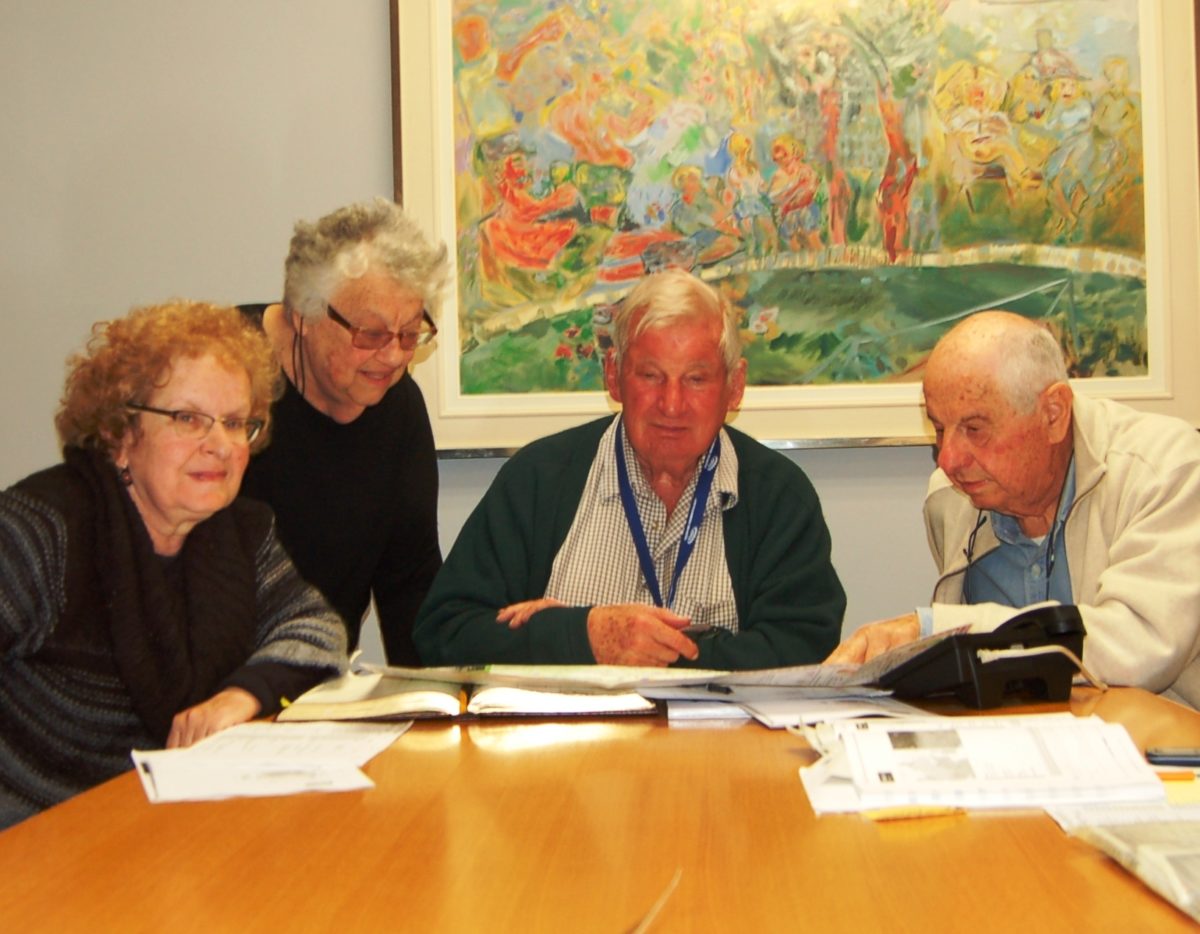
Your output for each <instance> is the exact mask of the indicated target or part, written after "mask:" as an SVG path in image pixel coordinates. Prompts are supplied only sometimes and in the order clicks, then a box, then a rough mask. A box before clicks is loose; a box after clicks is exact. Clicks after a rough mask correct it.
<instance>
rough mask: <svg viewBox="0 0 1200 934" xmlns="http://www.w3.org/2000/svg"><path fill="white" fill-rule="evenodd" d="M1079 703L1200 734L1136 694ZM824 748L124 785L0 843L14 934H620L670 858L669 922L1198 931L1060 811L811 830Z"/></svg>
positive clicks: (508, 738)
mask: <svg viewBox="0 0 1200 934" xmlns="http://www.w3.org/2000/svg"><path fill="white" fill-rule="evenodd" d="M1070 706H1071V709H1072V710H1073V711H1074V712H1076V713H1077V714H1081V715H1083V714H1088V713H1096V714H1099V715H1100V716H1102V717H1104V718H1105V719H1109V720H1115V721H1119V722H1121V723H1124V724H1125V725H1126V726H1127V727H1128V728H1129V731H1130V733H1131V734H1132V736H1133V738H1134V740H1135V742H1137V743H1138V744H1139V746H1142V747H1144V746H1146V745H1154V744H1175V745H1200V714H1197V713H1195V712H1192V711H1189V710H1187V709H1186V708H1183V707H1180V706H1178V705H1176V704H1172V703H1171V702H1169V701H1165V700H1163V699H1161V698H1158V697H1156V696H1154V695H1151V694H1147V693H1145V692H1143V691H1138V690H1135V689H1114V690H1112V691H1110V692H1109V693H1107V694H1103V695H1101V694H1098V693H1096V692H1095V691H1093V690H1090V689H1077V690H1076V691H1075V693H1074V695H1073V697H1072V700H1071V705H1070ZM1022 709H1025V710H1052V709H1062V707H1061V706H1059V707H1053V706H1049V707H1037V708H1022ZM812 757H813V753H811V752H810V751H808V750H807V748H806V747H805V745H804V743H803V741H802V740H799V739H797V738H795V737H793V736H790V735H788V734H787V733H786V732H781V731H771V730H767V729H766V728H765V727H762V726H759V725H757V724H751V723H746V724H734V725H724V726H721V725H715V726H714V725H695V724H690V725H682V726H680V725H673V726H669V725H668V724H667V722H666V720H665V719H664V718H659V717H653V718H644V717H643V718H629V719H610V720H585V721H578V722H566V723H564V722H558V723H554V722H544V721H538V722H530V721H519V722H514V721H512V720H507V721H488V722H469V723H462V724H452V723H446V722H435V721H426V722H423V723H418V724H417V725H416V726H415V727H413V729H411V730H410V731H409V732H408V733H406V734H405V735H404V736H403V737H401V739H400V740H399V741H398V742H397V743H396V744H395V745H393V746H392V747H391V748H390V749H389V750H387V751H386V752H385V753H383V754H382V755H380V756H379V757H377V758H376V759H374V760H373V761H372V762H371V763H370V764H369V765H368V766H367V768H366V771H367V772H368V774H370V776H371V777H372V778H373V779H374V780H375V782H376V783H377V787H376V788H374V789H373V790H370V791H365V792H352V793H344V794H329V795H319V794H314V795H305V796H299V797H290V798H271V799H241V800H232V801H222V802H208V803H188V804H160V805H150V804H148V803H147V801H146V799H145V797H144V795H143V793H142V790H141V786H140V785H139V784H138V782H137V779H136V778H135V777H134V775H133V774H132V773H127V774H125V775H123V776H121V777H119V778H117V779H114V780H113V781H110V782H108V783H107V784H104V785H101V786H100V787H98V788H96V789H93V790H92V791H90V792H88V793H87V794H84V795H81V796H79V797H77V798H75V799H73V800H71V801H67V802H65V803H64V804H62V805H60V806H58V807H56V808H53V809H51V810H49V811H47V812H45V813H43V814H40V815H38V816H36V817H34V818H32V819H30V820H27V821H25V822H24V823H22V824H19V825H17V826H16V827H14V828H11V829H10V830H8V831H5V832H4V833H0V892H2V895H0V931H11V932H17V931H43V930H44V931H89V932H92V931H109V930H112V931H123V932H124V931H156V932H161V931H171V932H180V931H204V932H222V931H287V932H289V934H291V932H297V931H334V930H337V931H452V932H455V931H483V930H488V931H571V932H583V931H613V932H620V931H629V930H633V929H634V928H635V927H636V925H637V924H638V922H639V921H640V920H641V919H642V918H644V917H645V916H646V914H647V912H648V911H649V910H650V908H651V906H652V905H653V904H654V903H655V902H656V900H657V899H658V898H659V896H660V895H661V894H662V893H663V892H664V890H666V889H667V888H668V887H669V884H670V883H671V881H672V879H673V878H674V877H675V875H676V872H677V870H678V871H679V878H678V883H677V886H676V888H675V890H674V892H673V894H672V895H671V896H670V897H669V899H668V900H667V901H666V902H665V904H664V906H663V907H662V910H661V912H660V913H659V914H658V916H657V918H656V920H655V921H654V923H653V924H652V925H651V928H650V929H651V930H653V931H656V932H657V931H718V930H731V931H788V930H798V929H801V928H804V929H808V930H816V931H854V932H859V931H889V932H890V931H920V932H922V934H927V932H934V931H998V930H1016V931H1020V932H1022V934H1030V932H1036V931H1055V932H1058V934H1061V932H1064V931H1155V932H1166V931H1176V930H1179V931H1183V930H1195V927H1194V926H1193V925H1192V924H1191V922H1190V921H1189V920H1188V919H1187V918H1186V916H1184V915H1183V914H1182V913H1180V912H1178V911H1176V910H1175V909H1174V908H1172V907H1171V906H1170V905H1168V904H1167V903H1166V902H1164V901H1161V900H1160V899H1158V898H1157V897H1156V896H1154V895H1153V894H1152V893H1151V892H1149V890H1147V889H1145V888H1144V887H1143V886H1142V884H1141V883H1140V882H1138V881H1137V879H1135V878H1134V877H1133V876H1131V875H1129V874H1127V873H1126V872H1124V871H1123V870H1122V869H1120V868H1119V867H1118V866H1117V865H1116V864H1114V863H1112V862H1110V861H1109V860H1108V859H1106V858H1105V857H1104V856H1102V855H1101V854H1100V853H1099V852H1097V851H1095V850H1093V849H1091V848H1090V847H1088V846H1086V845H1084V844H1082V843H1080V842H1078V841H1076V840H1073V839H1071V838H1069V837H1067V836H1066V835H1065V834H1064V833H1063V832H1062V831H1061V830H1059V828H1058V827H1057V825H1055V824H1054V823H1053V822H1052V821H1051V820H1050V819H1049V818H1048V817H1046V816H1044V815H1042V814H1041V813H1037V812H1032V811H1026V812H1020V813H1012V812H1010V813H1008V814H1005V815H1003V816H1000V815H995V814H987V815H985V814H979V813H976V814H973V815H958V816H948V817H936V818H926V819H921V820H910V821H894V822H890V823H872V822H870V821H868V820H866V819H864V818H862V817H860V816H858V815H836V816H826V817H821V818H817V817H816V816H814V814H813V812H812V809H811V808H810V807H809V804H808V801H807V799H806V797H805V794H804V790H803V787H802V786H801V783H800V780H799V778H798V777H797V769H798V768H799V767H800V766H801V765H804V764H806V763H808V762H809V761H810V760H811V758H812Z"/></svg>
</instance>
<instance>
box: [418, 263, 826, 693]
mask: <svg viewBox="0 0 1200 934" xmlns="http://www.w3.org/2000/svg"><path fill="white" fill-rule="evenodd" d="M612 331H613V345H614V346H613V348H612V350H611V351H610V352H609V354H608V356H607V357H606V359H605V362H604V373H605V382H606V385H607V388H608V391H609V393H610V395H611V396H612V397H613V399H614V400H615V401H616V402H618V403H619V404H621V406H622V412H621V414H620V415H619V416H616V417H613V416H609V417H606V418H603V419H600V420H598V421H595V422H591V423H589V424H585V425H581V426H579V427H578V428H572V429H569V430H567V431H564V432H560V433H559V434H556V435H551V436H550V437H547V438H543V439H541V440H539V441H535V442H533V443H532V444H530V445H528V446H527V447H525V448H523V449H522V450H521V451H520V452H518V453H517V454H516V455H515V456H514V457H513V458H512V459H511V460H509V462H508V463H507V464H505V465H504V467H503V468H502V469H501V470H500V473H499V474H498V475H497V476H496V480H495V482H494V483H493V484H492V486H491V489H489V490H488V492H487V493H486V495H485V496H484V498H483V500H482V501H481V502H480V503H479V505H478V506H477V507H476V509H475V511H474V512H473V513H472V514H471V516H470V518H469V519H468V520H467V522H466V524H465V525H464V526H463V529H462V532H461V534H460V535H459V538H458V541H457V542H456V543H455V545H454V548H453V549H452V550H451V552H450V555H449V556H448V557H447V559H446V563H445V565H444V566H443V568H442V570H441V572H440V573H439V575H438V577H437V578H436V580H435V581H434V584H433V587H432V589H431V590H430V592H429V595H428V596H427V598H426V600H425V603H424V605H423V606H422V607H421V610H420V612H419V613H418V616H417V623H416V628H415V630H414V638H415V641H416V643H417V649H418V651H419V652H420V654H421V657H422V660H423V661H424V662H425V663H426V664H430V665H472V664H487V663H504V662H507V663H525V664H529V663H533V664H588V663H600V664H610V665H645V666H665V665H674V664H678V665H687V666H698V667H702V668H718V669H745V668H769V667H776V666H782V665H798V664H805V663H816V662H819V661H820V660H821V659H823V658H824V657H825V656H826V655H828V654H829V652H830V650H831V649H832V648H833V647H834V645H836V644H837V641H838V636H839V633H840V630H841V622H842V614H843V612H844V611H845V607H846V597H845V593H844V591H843V590H842V586H841V583H840V582H839V581H838V577H837V574H836V572H835V571H834V569H833V565H832V564H831V563H830V539H829V530H828V528H827V527H826V525H825V519H824V517H823V516H822V514H821V506H820V503H819V501H818V499H817V495H816V492H815V491H814V490H813V488H812V484H811V483H810V482H809V480H808V478H807V477H806V476H805V475H804V473H803V471H801V470H800V468H799V467H797V466H796V464H794V463H793V462H792V461H791V460H789V459H788V458H787V457H785V456H784V455H782V454H780V453H778V452H776V451H771V450H769V449H767V448H766V447H764V446H763V445H761V444H759V443H758V442H757V441H755V440H754V439H752V438H750V437H748V436H747V435H745V434H743V433H741V432H739V431H737V430H735V429H733V428H728V427H726V426H725V424H724V422H725V416H726V415H727V414H728V413H729V412H730V411H732V410H734V409H736V408H737V406H738V405H739V404H740V402H741V399H742V393H743V392H744V390H745V386H746V361H745V360H744V359H743V358H742V355H741V340H740V335H739V333H738V322H737V319H736V318H735V317H734V315H733V313H732V310H731V308H730V305H729V302H728V300H727V299H725V298H724V297H723V296H721V295H720V294H719V293H718V292H717V291H715V290H714V289H713V288H711V287H710V286H708V285H706V284H705V283H703V282H701V281H700V280H699V279H697V278H695V277H694V276H692V275H691V274H689V273H687V272H684V271H682V270H679V269H669V270H665V271H663V272H660V273H655V274H653V275H650V276H648V277H646V278H645V279H643V280H642V282H641V283H639V284H638V286H637V287H636V288H635V289H634V290H633V291H632V292H631V293H630V294H629V296H628V297H627V298H626V299H625V300H624V301H623V302H622V303H621V305H620V306H619V308H618V309H617V311H616V313H615V315H614V318H613V323H612Z"/></svg>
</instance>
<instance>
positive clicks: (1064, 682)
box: [879, 605, 1086, 708]
mask: <svg viewBox="0 0 1200 934" xmlns="http://www.w3.org/2000/svg"><path fill="white" fill-rule="evenodd" d="M1085 635H1086V632H1085V631H1084V628H1083V620H1082V619H1081V618H1080V616H1079V610H1078V608H1076V607H1074V606H1070V605H1060V606H1044V607H1038V608H1037V609H1034V610H1027V611H1025V612H1024V613H1020V614H1018V615H1017V616H1014V617H1013V618H1012V619H1010V620H1008V621H1007V622H1006V623H1004V624H1003V625H1002V626H999V627H997V628H996V629H994V630H993V631H992V632H981V633H964V634H960V635H953V636H947V637H946V638H944V639H942V640H941V641H939V642H936V643H934V644H933V645H931V646H930V647H929V648H927V649H925V650H924V651H923V652H921V653H920V654H919V655H915V656H913V657H912V658H910V659H908V660H907V661H905V662H902V663H901V664H899V665H897V666H896V667H895V668H893V669H891V670H890V671H888V672H886V673H885V674H883V675H881V676H880V678H879V684H880V686H881V687H885V688H890V689H891V690H892V691H893V692H894V693H895V695H896V696H897V697H930V696H933V695H937V694H954V695H955V696H956V697H957V698H958V699H959V700H960V701H962V702H963V703H964V704H966V705H967V706H969V707H977V708H984V707H995V706H997V705H999V704H1000V702H1001V701H1002V700H1003V699H1004V697H1005V696H1006V695H1010V694H1021V695H1028V696H1030V697H1033V698H1039V699H1045V700H1048V701H1065V700H1067V699H1068V698H1069V697H1070V696H1071V680H1072V678H1073V677H1074V676H1075V672H1076V671H1077V670H1078V666H1077V665H1076V663H1075V662H1074V661H1072V659H1071V658H1070V657H1069V656H1067V655H1065V654H1063V653H1061V652H1057V651H1050V652H1045V653H1043V654H1025V655H1016V654H1014V655H1009V656H1001V657H996V658H992V659H987V658H981V657H980V654H979V653H980V651H981V650H982V651H984V652H985V653H986V652H988V651H996V650H1004V649H1021V648H1024V649H1036V648H1038V647H1041V646H1049V645H1059V646H1062V647H1064V648H1066V649H1069V650H1070V651H1071V652H1072V653H1073V654H1074V656H1075V658H1080V657H1082V655H1083V637H1084V636H1085Z"/></svg>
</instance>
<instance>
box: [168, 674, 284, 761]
mask: <svg viewBox="0 0 1200 934" xmlns="http://www.w3.org/2000/svg"><path fill="white" fill-rule="evenodd" d="M261 709H262V705H261V704H259V702H258V701H257V700H256V699H255V697H254V695H253V694H251V693H250V692H248V691H243V690H242V689H241V688H226V689H225V690H224V691H221V692H220V693H219V694H214V695H213V696H212V697H210V698H209V699H208V700H206V701H205V702H204V703H202V704H197V705H196V706H195V707H189V708H188V709H187V710H181V711H179V713H177V714H175V719H174V720H172V721H171V732H170V733H169V734H168V735H167V748H168V749H179V748H181V747H183V746H190V745H192V743H196V742H199V741H200V740H202V739H204V737H206V736H211V735H212V734H213V733H218V732H220V731H221V730H223V729H225V728H226V727H229V726H234V725H235V724H238V723H245V722H246V721H247V720H249V719H250V718H252V717H255V716H257V715H258V712H259V710H261Z"/></svg>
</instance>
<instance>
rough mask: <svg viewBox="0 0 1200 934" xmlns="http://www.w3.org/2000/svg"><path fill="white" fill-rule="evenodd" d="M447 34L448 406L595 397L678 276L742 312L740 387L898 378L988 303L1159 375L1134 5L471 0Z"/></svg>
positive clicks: (1013, 0)
mask: <svg viewBox="0 0 1200 934" xmlns="http://www.w3.org/2000/svg"><path fill="white" fill-rule="evenodd" d="M451 33H452V41H453V56H454V60H453V89H454V98H455V103H454V147H455V148H454V169H455V189H454V191H455V205H454V210H455V215H456V217H455V220H456V232H457V251H458V270H459V281H458V296H457V298H458V301H457V310H458V316H459V320H458V328H457V332H458V335H459V341H460V348H459V349H460V356H459V382H460V389H461V392H462V393H463V394H464V395H472V394H491V393H561V392H565V391H576V390H600V389H602V388H603V383H602V373H601V367H600V359H601V358H602V356H603V353H604V351H605V349H606V346H607V345H606V341H607V331H606V328H605V324H606V321H607V316H608V313H609V308H610V306H611V305H612V304H613V303H614V302H615V301H617V300H619V299H620V298H621V296H622V295H624V294H625V293H626V292H627V291H628V290H629V288H630V287H631V285H632V283H633V282H635V281H636V280H637V279H638V278H639V277H640V276H642V275H644V274H646V273H647V272H650V271H653V270H655V269H658V268H662V267H664V266H667V265H679V266H684V267H686V268H689V269H692V270H693V271H695V272H696V273H697V274H699V275H701V276H702V277H703V278H705V279H706V280H708V281H709V282H711V283H712V284H713V285H714V286H716V287H717V288H719V289H722V290H723V291H724V292H725V293H726V294H728V295H729V297H730V298H731V299H732V300H733V302H734V304H735V306H736V307H737V309H738V310H739V313H740V314H741V316H742V331H743V335H744V337H745V339H746V356H747V358H748V360H749V364H750V365H749V381H750V383H751V385H752V386H808V385H816V384H827V385H837V384H846V383H876V382H888V381H893V382H894V381H913V380H916V379H919V376H920V369H921V366H922V364H923V361H924V359H925V357H926V355H927V354H928V352H929V349H930V348H931V347H932V345H933V344H934V342H936V340H937V338H938V337H939V336H940V335H941V334H942V333H943V332H944V330H945V329H946V328H947V327H949V326H950V325H951V324H953V322H954V321H956V320H958V319H959V318H961V317H962V316H963V315H965V314H969V313H970V312H971V311H974V310H978V309H982V308H990V307H1005V308H1009V309H1012V310H1014V311H1017V312H1019V313H1022V314H1026V315H1028V316H1030V317H1036V318H1039V319H1044V320H1046V321H1047V322H1048V323H1049V324H1050V326H1051V327H1052V328H1053V329H1054V330H1055V332H1056V333H1057V334H1058V335H1059V336H1060V338H1061V341H1062V344H1063V347H1064V349H1065V350H1066V352H1067V354H1068V359H1069V361H1070V365H1071V370H1072V374H1073V375H1075V376H1079V377H1092V376H1097V377H1099V376H1103V377H1114V376H1115V377H1121V376H1137V375H1143V374H1145V373H1146V372H1147V367H1148V363H1149V361H1148V356H1149V354H1148V340H1147V301H1146V285H1147V283H1146V256H1145V249H1146V236H1145V212H1144V204H1143V198H1144V178H1143V158H1142V113H1141V101H1140V93H1139V86H1140V85H1139V74H1140V59H1139V13H1138V3H1137V2H1136V0H1107V2H1090V0H1071V2H1042V0H810V2H804V0H793V2H782V0H781V2H769V0H658V2H655V3H646V2H645V0H584V2H572V3H567V2H555V0H495V2H465V0H459V2H456V3H455V4H454V7H453V15H452V26H451Z"/></svg>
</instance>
